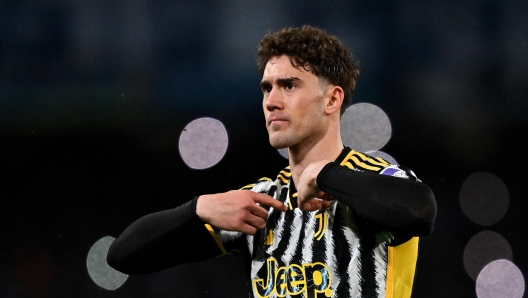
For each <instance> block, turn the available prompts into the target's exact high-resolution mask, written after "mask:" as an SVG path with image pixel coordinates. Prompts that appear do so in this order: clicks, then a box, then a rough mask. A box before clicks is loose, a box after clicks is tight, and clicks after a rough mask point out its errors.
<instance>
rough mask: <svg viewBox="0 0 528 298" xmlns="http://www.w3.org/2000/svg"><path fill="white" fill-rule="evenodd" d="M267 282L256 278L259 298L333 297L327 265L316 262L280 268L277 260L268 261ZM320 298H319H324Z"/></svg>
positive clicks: (255, 282)
mask: <svg viewBox="0 0 528 298" xmlns="http://www.w3.org/2000/svg"><path fill="white" fill-rule="evenodd" d="M266 263H267V268H268V270H267V280H266V283H264V279H262V278H256V279H254V280H253V286H254V288H255V293H256V294H257V296H258V297H261V298H267V297H270V296H272V295H273V294H276V295H277V297H286V294H289V295H292V296H296V295H301V294H304V297H318V296H317V294H318V293H324V296H326V297H330V296H332V290H331V289H330V285H331V284H332V277H331V276H330V272H329V270H328V268H327V267H326V265H325V264H323V263H320V262H316V263H311V264H302V265H298V264H290V265H289V266H287V267H286V266H284V267H278V268H277V260H276V259H275V258H269V259H268V260H267V262H266ZM324 296H319V297H324Z"/></svg>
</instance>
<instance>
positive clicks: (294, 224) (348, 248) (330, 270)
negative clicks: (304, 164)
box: [210, 148, 419, 298]
mask: <svg viewBox="0 0 528 298" xmlns="http://www.w3.org/2000/svg"><path fill="white" fill-rule="evenodd" d="M336 162H337V163H339V164H340V165H341V166H344V167H347V168H348V169H350V170H351V171H360V172H373V173H378V174H381V175H390V176H397V177H401V178H407V179H411V180H415V181H419V180H418V178H417V177H416V175H415V174H414V173H413V172H412V171H411V170H409V169H407V168H404V167H402V166H398V165H392V164H389V163H388V162H387V161H385V160H383V159H381V158H377V157H371V156H368V155H366V154H364V153H360V152H357V151H353V150H351V149H350V148H345V149H344V150H343V152H342V153H341V155H340V157H339V158H338V160H336ZM242 189H250V190H252V191H255V192H259V193H265V194H268V195H270V196H272V197H274V198H275V199H277V200H279V201H281V202H283V203H284V204H286V205H287V206H288V211H287V212H281V211H277V210H274V209H273V208H270V209H269V215H268V219H267V226H266V228H265V229H263V230H260V231H258V232H257V233H256V234H255V235H246V234H242V233H239V232H231V231H223V230H220V231H218V230H215V232H214V233H213V229H210V231H211V233H212V234H213V237H215V238H216V239H217V240H218V241H217V243H218V244H219V246H220V248H221V249H222V250H223V251H225V250H226V249H227V250H229V249H233V248H234V247H232V244H234V243H245V244H244V245H245V246H246V247H245V248H244V249H247V252H248V254H249V256H250V258H251V266H250V272H248V274H249V276H248V283H249V285H248V286H250V287H251V291H250V297H352V298H359V297H363V298H370V297H398V298H399V297H410V294H411V291H412V283H413V279H414V272H415V266H416V260H417V251H418V238H416V237H415V238H412V239H411V240H409V241H407V242H405V243H404V244H401V245H399V246H391V242H392V240H393V235H392V234H391V233H390V232H388V231H385V230H383V229H379V228H376V227H375V226H373V225H371V223H369V222H368V221H366V220H364V219H363V218H362V217H361V216H360V215H359V214H358V213H357V212H356V210H352V209H351V208H350V207H349V206H347V205H345V204H344V203H343V202H341V201H340V200H339V198H336V200H333V201H332V204H331V206H330V207H329V208H327V209H325V210H319V211H313V212H305V211H301V210H300V209H299V208H297V199H296V196H297V192H296V190H295V185H294V184H293V181H292V179H291V172H290V169H289V167H286V168H285V169H283V170H282V171H281V172H280V173H279V174H278V176H277V178H276V179H275V180H272V179H269V178H261V179H259V180H258V181H257V182H256V183H255V184H251V185H248V186H246V187H244V188H242ZM243 238H245V240H246V241H240V240H241V239H243ZM238 249H240V248H238Z"/></svg>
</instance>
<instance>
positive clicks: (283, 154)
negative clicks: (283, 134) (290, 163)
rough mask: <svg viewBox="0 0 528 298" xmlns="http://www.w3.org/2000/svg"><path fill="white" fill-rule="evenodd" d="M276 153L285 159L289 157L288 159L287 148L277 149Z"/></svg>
mask: <svg viewBox="0 0 528 298" xmlns="http://www.w3.org/2000/svg"><path fill="white" fill-rule="evenodd" d="M277 152H279V154H280V155H281V156H282V157H284V158H286V159H288V158H289V157H288V148H282V149H277Z"/></svg>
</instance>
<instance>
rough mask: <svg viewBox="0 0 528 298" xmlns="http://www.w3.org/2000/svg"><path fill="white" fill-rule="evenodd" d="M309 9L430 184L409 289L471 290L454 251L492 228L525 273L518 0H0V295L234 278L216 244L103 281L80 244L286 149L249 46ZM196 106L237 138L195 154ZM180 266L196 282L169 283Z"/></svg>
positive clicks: (267, 162) (243, 175)
mask: <svg viewBox="0 0 528 298" xmlns="http://www.w3.org/2000/svg"><path fill="white" fill-rule="evenodd" d="M303 24H310V25H314V26H319V27H321V28H324V29H325V30H326V31H327V32H328V33H331V34H333V35H336V36H338V37H339V38H340V39H341V40H342V41H343V42H344V43H345V45H346V46H347V47H349V48H351V49H352V51H353V53H354V55H355V56H356V57H357V58H358V59H359V60H360V63H361V69H362V72H361V75H360V78H359V81H358V86H357V91H356V94H355V96H354V99H353V102H354V103H359V102H365V103H372V104H375V105H377V106H378V107H380V108H381V109H383V110H384V111H385V113H386V114H387V115H388V117H389V118H390V121H391V124H392V138H391V139H390V141H389V142H388V144H387V145H386V146H385V147H384V148H382V149H381V150H383V151H384V152H386V153H388V154H390V155H392V156H393V157H394V158H395V159H397V160H398V162H400V163H401V164H403V165H406V166H408V167H410V168H411V169H413V170H414V172H415V173H416V174H417V175H418V176H419V177H420V178H421V180H422V181H424V182H426V183H427V184H428V185H429V186H431V188H432V189H433V191H434V192H435V195H436V199H437V203H438V216H437V221H436V226H435V230H434V232H433V234H432V235H431V236H429V237H425V238H423V239H422V242H421V250H420V257H419V263H418V271H417V275H416V280H415V289H414V295H413V297H443V298H444V297H476V294H475V284H476V282H475V280H474V279H472V278H471V277H470V276H469V275H468V273H467V272H466V270H465V268H464V260H463V256H464V249H465V247H466V244H467V243H468V241H469V240H470V239H471V238H472V237H473V236H474V235H475V234H477V233H479V232H481V231H485V230H490V231H494V232H496V233H499V234H500V235H502V236H503V237H504V238H505V239H506V240H507V241H508V242H509V245H510V247H511V251H512V256H513V258H512V260H511V261H512V262H513V263H514V264H515V265H516V266H517V267H518V268H519V269H520V271H521V272H522V273H523V274H527V273H528V264H527V261H526V260H527V258H528V244H527V241H526V235H527V234H526V232H525V228H526V226H527V224H528V220H527V218H526V213H528V204H527V203H526V202H525V201H526V199H527V197H528V190H527V189H526V180H527V179H526V178H527V176H528V175H527V174H526V167H527V166H528V162H527V161H526V154H525V150H524V146H523V145H524V143H525V142H526V139H527V138H526V136H527V133H526V129H527V128H528V121H527V116H528V104H527V103H526V101H527V99H528V87H527V86H528V67H527V66H528V1H521V0H514V1H499V0H484V1H437V2H423V1H409V0H387V1H317V2H316V1H278V0H273V1H242V0H239V1H189V0H184V1H144V0H135V1H102V0H92V1H83V0H70V1H65V0H44V1H34V0H21V1H6V0H1V1H0V173H2V177H3V178H1V180H0V181H1V182H0V198H1V200H2V203H3V204H2V205H3V207H2V208H1V210H2V211H3V212H2V215H1V216H0V222H1V223H2V225H1V226H2V227H1V228H0V237H1V241H0V252H1V254H0V297H115V298H118V297H198V296H199V295H203V296H204V297H219V296H220V295H222V294H221V293H222V291H223V290H222V289H221V288H222V287H231V286H229V284H230V283H232V284H237V283H236V282H235V281H236V280H238V279H240V277H241V274H240V272H239V271H238V269H237V268H238V267H237V260H235V262H230V261H229V259H225V258H224V259H215V260H212V261H210V262H205V263H201V264H195V265H188V266H184V267H181V268H174V269H169V270H165V271H163V272H160V273H155V274H151V275H147V276H131V277H129V278H128V280H127V281H126V282H125V283H124V284H123V285H122V286H121V287H120V288H118V289H117V290H115V291H110V290H106V289H103V288H101V287H100V286H98V285H97V284H96V283H94V282H93V281H92V279H91V278H90V276H89V274H88V272H87V268H86V264H87V261H86V260H87V255H88V251H89V250H90V247H91V246H92V245H93V244H94V243H95V242H96V241H97V240H98V239H100V238H102V237H105V236H112V237H117V236H118V235H119V234H120V233H121V232H122V230H123V229H124V228H125V227H126V226H127V225H128V224H130V223H131V222H132V221H134V220H136V219H137V218H139V217H140V216H142V215H145V214H147V213H150V212H154V211H158V210H163V209H168V208H172V207H174V206H176V205H178V204H180V203H182V202H185V201H188V200H189V199H191V198H192V197H194V196H196V195H199V194H204V193H212V192H221V191H226V190H229V189H235V188H239V187H241V186H244V185H246V184H248V183H252V182H254V181H256V180H257V179H258V178H260V177H262V176H269V177H274V176H275V175H276V174H277V172H278V171H279V170H280V169H282V168H283V167H284V166H285V165H286V163H287V160H286V159H285V158H283V157H282V156H281V155H280V154H278V153H277V151H276V150H275V149H273V148H271V147H270V145H269V143H268V139H267V133H266V130H265V127H264V117H263V116H262V111H261V92H260V90H259V81H260V77H259V75H258V73H257V70H256V65H255V50H256V47H257V45H258V42H259V41H260V39H261V38H262V36H263V35H264V34H265V33H266V32H267V31H268V30H269V29H271V30H277V29H280V28H282V27H283V26H301V25H303ZM199 117H213V118H215V119H218V120H220V121H222V123H223V124H224V126H225V128H226V130H227V132H228V136H229V145H228V149H227V152H226V155H225V156H224V158H223V159H222V160H221V161H220V162H219V163H218V164H217V165H215V166H213V167H211V168H209V169H205V170H192V169H190V168H189V167H187V166H186V164H185V163H184V162H183V160H182V158H181V157H180V154H179V151H178V138H179V136H180V133H181V132H182V130H183V128H184V127H185V125H186V124H188V123H189V122H190V121H192V120H194V119H196V118H199ZM475 172H487V173H491V174H493V175H495V176H496V177H498V178H500V179H501V180H502V181H503V182H504V185H506V187H507V189H508V194H509V205H508V208H507V212H506V214H505V216H504V217H503V218H502V219H501V220H500V221H498V222H497V223H495V224H493V225H488V226H483V225H479V224H476V223H474V222H473V221H471V220H470V219H468V217H467V216H466V215H465V214H464V212H463V210H462V209H461V207H460V201H459V193H460V189H461V186H462V184H463V183H464V180H465V179H466V178H467V177H468V176H469V175H471V174H472V173H475ZM482 207H483V208H486V207H487V206H482ZM483 249H486V248H485V247H484V248H483ZM175 253H178V252H175ZM189 274H196V276H197V278H196V279H195V280H196V284H188V283H186V284H181V283H178V281H179V280H180V277H182V276H184V275H187V276H188V275H189ZM214 276H219V278H218V279H215V278H214ZM200 277H201V278H200ZM233 287H234V288H237V287H236V286H233ZM235 290H236V289H235ZM235 290H233V291H235ZM215 291H217V292H215ZM227 291H231V290H227ZM198 293H202V294H198Z"/></svg>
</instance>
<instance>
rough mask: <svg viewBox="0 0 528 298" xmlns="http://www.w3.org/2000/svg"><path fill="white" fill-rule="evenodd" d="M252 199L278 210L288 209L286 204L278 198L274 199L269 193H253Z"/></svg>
mask: <svg viewBox="0 0 528 298" xmlns="http://www.w3.org/2000/svg"><path fill="white" fill-rule="evenodd" d="M253 201H254V202H255V203H259V204H261V205H265V206H269V207H273V208H275V209H277V210H280V211H286V210H288V208H287V207H286V205H284V203H282V202H281V201H279V200H275V199H274V198H272V197H271V196H269V195H265V194H261V193H255V195H254V196H253Z"/></svg>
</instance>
